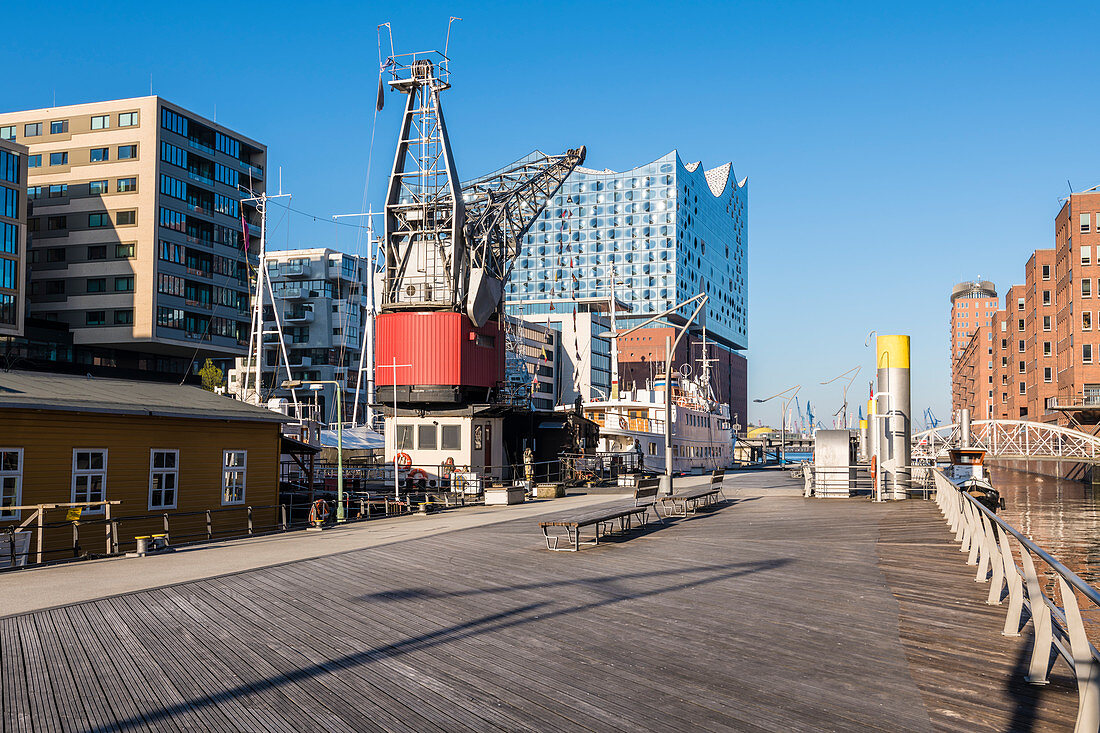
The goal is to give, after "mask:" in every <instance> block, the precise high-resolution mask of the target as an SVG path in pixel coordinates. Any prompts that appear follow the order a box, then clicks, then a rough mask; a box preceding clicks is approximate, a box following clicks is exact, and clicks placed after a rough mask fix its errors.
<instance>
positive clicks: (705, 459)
mask: <svg viewBox="0 0 1100 733" xmlns="http://www.w3.org/2000/svg"><path fill="white" fill-rule="evenodd" d="M705 386H706V385H705V383H703V382H701V381H700V382H695V381H691V380H682V385H681V383H680V382H679V381H678V380H676V379H673V382H672V470H673V473H702V472H704V471H711V470H714V469H716V468H727V467H729V466H730V464H731V463H732V462H733V433H732V431H731V426H730V414H729V406H728V405H725V404H723V403H721V402H717V401H716V400H714V399H713V398H712V397H711V396H710V395H709V394H707V393H706V392H707V391H709V390H705ZM666 394H667V392H666V390H665V388H664V384H663V380H658V382H657V384H656V385H654V388H652V389H633V390H623V391H620V392H619V393H618V395H617V396H613V397H612V398H611V399H607V400H589V401H587V402H584V403H583V405H582V409H583V411H584V416H585V417H587V418H588V419H590V420H592V421H593V422H596V423H597V424H599V426H600V443H599V446H598V447H597V451H599V452H600V453H629V452H635V453H637V452H639V450H640V452H641V456H642V462H643V464H644V467H645V468H646V469H647V470H651V471H658V472H663V471H664V470H665V396H666Z"/></svg>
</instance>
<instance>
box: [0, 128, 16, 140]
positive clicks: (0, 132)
mask: <svg viewBox="0 0 1100 733" xmlns="http://www.w3.org/2000/svg"><path fill="white" fill-rule="evenodd" d="M14 139H15V125H5V126H3V127H0V140H14Z"/></svg>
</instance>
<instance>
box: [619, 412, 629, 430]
mask: <svg viewBox="0 0 1100 733" xmlns="http://www.w3.org/2000/svg"><path fill="white" fill-rule="evenodd" d="M629 426H630V423H628V422H627V421H626V418H625V417H622V416H621V415H620V416H619V427H620V428H622V429H623V430H626V429H627V428H628V427H629Z"/></svg>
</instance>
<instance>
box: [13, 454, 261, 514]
mask: <svg viewBox="0 0 1100 733" xmlns="http://www.w3.org/2000/svg"><path fill="white" fill-rule="evenodd" d="M247 471H248V451H243V450H226V451H222V470H221V474H222V477H221V493H222V504H223V505H232V504H243V503H244V500H245V484H246V477H247ZM71 475H72V483H71V494H70V496H71V500H72V502H73V503H96V502H105V501H107V449H106V448H92V449H88V448H75V449H74V450H73V460H72V474H71ZM179 491H180V457H179V449H178V448H153V449H152V450H150V451H149V510H150V511H153V510H162V509H175V508H176V505H177V503H178V500H179ZM22 494H23V449H22V448H0V520H12V519H20V516H19V512H18V511H13V510H11V509H8V508H7V507H15V506H20V505H21V503H22ZM102 513H103V506H102V505H100V506H93V507H85V508H84V509H83V511H82V512H81V514H82V515H88V514H93V515H94V514H102Z"/></svg>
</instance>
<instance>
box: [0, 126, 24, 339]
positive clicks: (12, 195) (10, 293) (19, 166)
mask: <svg viewBox="0 0 1100 733" xmlns="http://www.w3.org/2000/svg"><path fill="white" fill-rule="evenodd" d="M26 182H27V149H26V148H25V147H23V146H22V145H19V144H18V143H14V142H12V141H10V140H5V139H0V338H4V337H12V336H21V335H22V334H23V320H24V312H25V309H26V292H25V288H26V282H27V197H26V196H27V195H26Z"/></svg>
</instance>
